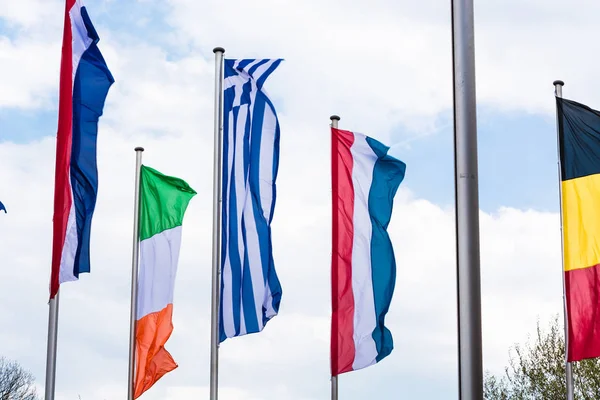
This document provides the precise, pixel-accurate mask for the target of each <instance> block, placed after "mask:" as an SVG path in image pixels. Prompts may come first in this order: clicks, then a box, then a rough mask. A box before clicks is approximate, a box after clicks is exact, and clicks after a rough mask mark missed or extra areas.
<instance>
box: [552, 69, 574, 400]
mask: <svg viewBox="0 0 600 400" xmlns="http://www.w3.org/2000/svg"><path fill="white" fill-rule="evenodd" d="M552 84H553V85H554V89H555V95H556V97H561V98H562V87H563V86H564V84H565V83H564V82H563V81H560V80H557V81H554V82H553V83H552ZM559 127H560V120H559V116H558V108H557V109H556V149H557V155H558V195H559V197H560V199H559V201H558V204H559V205H560V253H561V261H562V269H563V273H562V280H563V316H564V325H565V363H566V365H565V375H566V376H565V378H566V381H567V400H573V396H574V388H573V369H572V364H571V363H570V362H568V361H567V349H568V345H569V321H568V318H567V297H566V287H565V274H564V270H565V257H564V248H565V244H564V237H563V224H562V221H563V209H562V172H561V165H560V138H559V130H560V128H559Z"/></svg>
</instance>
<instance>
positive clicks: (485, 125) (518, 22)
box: [0, 0, 600, 400]
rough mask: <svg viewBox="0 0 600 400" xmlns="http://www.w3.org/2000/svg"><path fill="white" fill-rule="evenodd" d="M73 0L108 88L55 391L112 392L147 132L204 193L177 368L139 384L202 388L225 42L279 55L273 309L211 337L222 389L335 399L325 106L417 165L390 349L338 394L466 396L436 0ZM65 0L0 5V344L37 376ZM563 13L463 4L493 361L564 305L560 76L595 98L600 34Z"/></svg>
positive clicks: (194, 205) (155, 148) (516, 0)
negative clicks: (223, 338) (238, 333)
mask: <svg viewBox="0 0 600 400" xmlns="http://www.w3.org/2000/svg"><path fill="white" fill-rule="evenodd" d="M447 3H448V4H447ZM85 4H86V6H87V7H88V9H89V12H90V15H91V18H92V20H93V22H94V24H95V26H96V29H97V30H98V33H99V35H100V37H101V41H100V44H99V47H100V49H101V51H102V52H103V54H104V57H105V58H106V60H107V63H108V65H109V67H110V68H111V71H112V72H113V75H114V76H115V79H116V83H115V85H113V87H112V88H111V90H110V92H109V95H108V98H107V104H106V107H105V110H104V116H103V117H102V118H101V121H100V128H99V129H100V136H99V143H98V146H99V147H98V159H99V161H98V162H99V171H100V189H99V198H98V203H97V209H96V213H95V217H94V225H93V232H92V235H93V239H92V240H93V242H92V265H93V266H92V273H91V274H89V275H87V276H85V277H84V278H82V279H81V281H80V282H77V283H71V284H67V285H63V286H64V287H63V288H62V289H61V290H62V296H63V297H62V300H61V316H60V318H61V325H60V333H59V335H60V336H59V361H58V378H57V379H58V380H57V394H58V395H57V400H71V399H77V395H78V394H81V396H82V399H83V400H104V399H113V398H124V390H125V386H124V385H125V382H124V376H123V375H124V371H125V370H126V362H127V354H126V348H127V329H128V322H127V321H128V315H129V289H128V288H129V286H128V285H129V268H130V264H129V263H130V256H131V249H130V231H131V227H130V226H131V204H132V201H133V199H132V193H133V192H132V189H131V188H132V184H133V183H132V175H131V173H130V172H131V170H132V168H133V164H132V163H133V150H132V149H133V147H135V146H137V145H143V146H144V147H145V148H146V152H145V153H144V157H145V160H146V163H147V165H151V166H153V167H156V168H157V169H159V170H161V171H163V172H165V173H167V174H171V175H176V176H180V177H182V178H184V179H186V180H188V182H190V184H191V185H192V187H194V188H195V189H196V190H197V191H198V193H199V195H198V196H197V198H195V199H194V200H193V201H192V202H191V204H190V208H189V211H188V214H187V216H186V221H188V222H187V224H185V225H184V226H185V227H184V238H183V245H182V253H181V261H180V267H179V271H178V281H177V286H176V304H175V331H174V333H173V336H172V337H171V339H170V341H169V342H168V343H167V348H168V349H169V350H170V351H171V353H172V354H173V356H174V357H175V359H176V360H177V361H178V362H179V364H180V368H178V369H177V370H175V371H174V372H172V373H170V374H168V375H166V376H165V377H164V378H163V379H161V381H159V383H157V384H156V386H155V387H154V388H152V389H151V390H150V391H149V392H148V393H147V394H146V395H144V398H143V399H144V400H158V399H161V400H175V399H180V398H191V397H193V396H196V397H198V398H205V397H206V393H207V392H206V390H207V385H208V369H207V366H208V358H207V357H208V310H209V308H208V304H209V295H208V293H209V281H210V228H211V226H210V221H211V219H210V218H211V214H210V212H211V195H210V194H211V190H212V189H211V187H212V186H211V185H212V176H211V166H212V124H213V121H212V118H213V114H212V113H213V109H212V107H213V90H214V81H213V79H214V76H213V74H214V61H213V53H212V49H213V47H215V46H223V47H225V49H226V54H225V56H226V57H228V58H235V57H247V58H254V57H261V58H262V57H281V58H284V59H285V62H284V63H282V64H281V66H280V67H279V68H278V70H277V71H276V73H274V74H273V76H272V77H270V78H269V81H268V82H267V85H266V87H267V90H268V92H269V94H270V96H271V98H272V99H273V102H274V104H275V106H276V108H277V112H278V115H279V118H280V122H281V126H282V142H281V146H282V148H281V164H280V175H279V178H278V203H277V206H276V209H275V218H274V222H273V232H274V251H275V259H276V268H277V269H278V273H279V275H280V279H281V281H282V285H283V287H284V297H283V301H282V309H281V312H280V315H278V316H277V317H276V318H274V319H273V320H272V321H270V322H269V324H268V325H267V327H266V328H265V331H264V332H263V333H261V334H257V335H251V336H248V337H245V338H238V339H235V340H231V341H228V343H225V344H224V345H223V348H222V349H223V350H222V359H221V374H222V375H221V376H222V381H221V382H222V399H223V400H232V399H247V400H257V399H261V400H262V399H264V400H270V399H276V398H277V399H280V398H286V399H290V400H300V399H302V400H307V399H322V398H326V396H327V394H328V384H329V382H328V373H327V370H328V353H327V349H328V345H329V343H328V341H329V339H328V335H329V307H330V306H329V270H328V268H329V263H330V247H329V246H330V242H329V241H330V236H329V235H330V231H329V230H330V227H329V220H330V214H329V213H330V197H329V196H330V194H329V190H330V188H329V184H330V183H329V169H328V168H329V158H328V157H329V143H328V141H324V140H323V138H327V137H328V124H329V116H330V115H331V114H338V115H340V116H341V117H342V119H341V121H340V128H342V129H348V130H355V131H358V132H362V133H365V134H368V135H371V136H373V137H375V138H378V139H379V140H381V141H382V142H384V143H386V144H388V145H390V146H393V152H394V154H395V155H397V156H398V157H400V158H401V159H402V160H403V161H405V162H406V164H407V172H406V178H405V180H404V182H403V183H402V186H401V190H400V191H399V193H398V195H397V196H396V202H395V206H394V215H393V219H392V223H391V225H390V228H389V229H390V235H391V237H392V241H393V243H394V249H395V253H396V258H397V262H398V278H397V284H396V291H395V295H394V301H393V303H392V307H391V309H390V314H389V315H388V318H387V319H386V321H387V322H388V324H389V327H390V329H391V330H392V332H393V334H394V338H395V344H396V345H395V346H396V347H395V349H394V352H393V353H392V355H390V356H389V357H388V358H387V359H386V360H384V361H382V362H381V363H380V364H378V365H376V366H373V367H369V368H367V369H365V370H362V371H357V372H354V373H351V374H348V375H345V376H342V377H341V378H340V385H341V386H340V387H341V393H342V396H343V397H342V398H344V399H349V400H355V399H363V398H365V397H366V396H367V395H372V396H373V395H376V396H377V397H378V398H381V399H386V398H390V399H391V398H397V396H398V393H399V392H400V393H402V394H403V395H404V396H406V397H407V398H415V399H424V400H429V399H432V400H433V399H435V400H438V399H454V398H456V390H457V381H456V376H457V359H456V354H457V353H456V314H455V313H456V308H455V307H456V305H455V286H456V285H455V278H456V277H455V259H454V257H455V251H454V218H453V214H452V213H453V202H454V182H453V174H454V172H453V137H452V134H453V132H452V81H451V78H452V76H451V72H452V71H451V68H450V67H451V58H450V57H451V48H450V43H451V42H450V40H451V38H450V30H449V26H450V19H449V18H450V13H449V2H440V1H438V0H424V1H421V2H414V1H410V0H401V1H392V0H373V1H371V2H369V4H366V3H365V4H348V3H347V2H343V1H342V0H306V1H303V2H292V1H287V0H257V2H252V3H249V2H241V1H230V2H221V1H219V0H206V1H203V2H197V1H193V0H169V1H164V2H157V1H152V0H118V1H117V0H87V1H86V2H85ZM63 7H64V6H63V4H62V1H61V0H21V1H19V2H14V1H9V0H0V76H1V77H3V78H0V171H2V174H0V199H2V201H3V203H4V204H5V205H6V207H7V208H8V210H9V214H6V215H4V214H1V215H0V243H2V245H0V260H2V266H1V267H0V305H1V304H14V305H16V306H12V307H11V308H10V309H11V310H12V311H11V312H8V313H0V327H1V328H0V343H3V345H2V346H1V347H0V355H6V356H8V357H10V358H13V359H16V360H17V361H19V362H21V363H22V364H23V365H24V366H25V367H27V368H28V369H31V370H32V372H33V373H34V374H35V376H36V378H37V383H38V385H43V377H44V367H45V344H46V336H45V335H46V323H47V305H46V301H47V285H48V274H49V270H48V269H49V267H48V265H49V249H50V246H51V220H52V212H51V209H52V191H53V186H52V184H53V183H52V182H53V173H54V151H55V147H54V146H55V142H54V135H55V132H56V120H57V115H56V114H57V110H56V106H57V101H58V99H57V86H58V68H59V61H60V43H61V38H62V18H63ZM565 7H566V6H565V4H564V2H561V1H558V0H547V1H542V0H504V1H502V0H490V1H488V2H485V3H484V2H477V3H476V15H475V16H476V63H477V66H476V67H477V98H478V110H477V112H478V115H477V116H478V141H479V142H478V146H479V189H480V191H479V196H480V197H479V199H480V208H481V211H482V213H481V221H480V222H481V254H482V256H481V262H482V294H483V322H484V326H483V337H484V364H485V368H486V369H489V370H491V371H492V372H495V373H501V372H502V370H503V366H504V365H505V363H506V360H507V355H508V353H507V351H508V349H509V346H510V345H512V344H513V343H515V342H522V341H523V340H525V339H526V338H527V335H528V334H529V333H530V332H533V330H534V329H535V323H536V320H537V318H538V317H539V318H541V319H542V320H543V321H545V320H548V319H550V318H551V317H552V316H553V315H554V314H555V313H558V312H560V307H561V303H560V301H561V274H560V240H559V238H560V237H559V228H560V226H559V225H558V214H557V213H558V193H557V190H558V185H557V163H556V127H555V115H554V107H555V104H554V97H553V87H552V81H553V80H555V79H563V80H565V82H566V83H567V84H566V86H565V88H564V93H565V97H568V98H571V99H574V100H577V101H580V102H583V103H585V104H588V105H589V106H591V107H592V108H598V107H600V94H599V93H600V84H599V83H598V82H600V80H599V79H598V76H597V71H596V68H595V66H596V65H598V63H597V62H598V61H600V60H597V58H598V56H597V55H596V54H594V53H592V52H589V51H588V47H587V46H589V43H587V42H586V41H587V40H592V39H587V38H594V37H597V33H598V32H597V29H598V28H597V23H596V21H595V19H594V18H593V16H594V15H597V14H598V12H600V5H595V4H590V2H589V1H585V0H576V1H573V7H572V8H570V9H568V10H566V9H565ZM508 10H514V11H515V12H512V11H511V12H508ZM517 11H518V12H517ZM515 16H516V17H515ZM559 20H560V22H561V29H560V30H558V29H555V26H556V23H557V21H559ZM567 44H568V45H567ZM557 47H558V48H560V51H561V54H560V57H559V56H557V55H556V49H557ZM5 265H6V266H7V267H5ZM522 304H528V305H529V307H527V308H523V307H522ZM23 316H27V317H26V318H25V317H23ZM107 321H109V322H107ZM509 321H510V322H509ZM308 382H311V383H312V384H310V385H309V384H308Z"/></svg>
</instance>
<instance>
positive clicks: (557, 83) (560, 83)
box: [552, 79, 565, 86]
mask: <svg viewBox="0 0 600 400" xmlns="http://www.w3.org/2000/svg"><path fill="white" fill-rule="evenodd" d="M552 84H553V85H554V86H556V85H560V86H565V83H564V82H563V81H561V80H560V79H557V80H555V81H554V82H552Z"/></svg>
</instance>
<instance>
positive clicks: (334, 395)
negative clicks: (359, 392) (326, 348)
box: [329, 115, 340, 400]
mask: <svg viewBox="0 0 600 400" xmlns="http://www.w3.org/2000/svg"><path fill="white" fill-rule="evenodd" d="M329 118H330V119H331V127H332V128H335V129H337V128H338V121H339V120H340V117H339V116H337V115H332V116H331V117H329ZM332 279H333V277H332ZM331 400H338V377H337V375H335V376H334V375H332V376H331Z"/></svg>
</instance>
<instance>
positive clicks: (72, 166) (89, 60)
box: [50, 0, 114, 299]
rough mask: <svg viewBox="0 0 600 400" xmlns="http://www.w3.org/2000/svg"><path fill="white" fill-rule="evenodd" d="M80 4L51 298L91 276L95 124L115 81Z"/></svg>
mask: <svg viewBox="0 0 600 400" xmlns="http://www.w3.org/2000/svg"><path fill="white" fill-rule="evenodd" d="M98 40H99V37H98V34H97V33H96V30H95V29H94V26H93V25H92V21H91V20H90V17H89V15H88V12H87V10H86V8H85V7H84V6H83V3H82V1H81V0H66V7H65V26H64V33H63V46H62V59H61V66H60V93H59V95H60V99H59V105H58V133H57V142H56V170H55V187H54V218H53V244H52V273H51V278H50V298H51V299H52V298H54V296H55V295H56V293H57V292H58V288H59V286H60V284H61V283H64V282H69V281H74V280H77V279H79V274H80V273H82V272H90V230H91V224H92V215H93V213H94V207H95V205H96V194H97V190H98V171H97V166H96V136H97V134H98V119H99V118H100V116H101V115H102V110H103V108H104V101H105V99H106V95H107V94H108V90H109V88H110V86H111V85H112V83H113V82H114V79H113V77H112V75H111V73H110V71H109V70H108V67H107V66H106V63H105V62H104V58H103V57H102V54H101V53H100V50H99V49H98V46H97V44H98Z"/></svg>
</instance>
